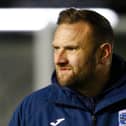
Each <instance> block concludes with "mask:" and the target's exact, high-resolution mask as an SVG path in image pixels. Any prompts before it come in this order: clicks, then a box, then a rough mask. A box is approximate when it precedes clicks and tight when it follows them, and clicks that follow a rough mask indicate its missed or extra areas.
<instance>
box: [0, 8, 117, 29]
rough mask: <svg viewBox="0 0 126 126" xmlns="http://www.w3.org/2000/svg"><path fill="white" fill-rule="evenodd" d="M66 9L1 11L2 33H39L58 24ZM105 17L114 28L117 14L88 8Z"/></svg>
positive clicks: (15, 9)
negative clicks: (59, 17)
mask: <svg viewBox="0 0 126 126" xmlns="http://www.w3.org/2000/svg"><path fill="white" fill-rule="evenodd" d="M63 9H65V8H61V9H58V8H57V9H55V8H48V9H42V8H8V9H0V31H39V30H42V29H44V28H45V27H46V26H47V25H48V24H49V23H50V22H52V23H56V20H57V18H58V14H59V12H60V11H62V10H63ZM88 9H91V10H94V11H96V12H98V13H100V14H102V15H103V16H105V17H106V18H107V19H108V20H109V21H110V23H111V25H112V27H113V28H114V27H115V26H116V25H117V24H118V20H119V19H118V16H117V14H116V13H115V12H114V11H113V10H110V9H102V8H88Z"/></svg>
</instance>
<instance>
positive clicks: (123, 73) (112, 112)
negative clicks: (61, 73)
mask: <svg viewBox="0 0 126 126" xmlns="http://www.w3.org/2000/svg"><path fill="white" fill-rule="evenodd" d="M9 126H126V62H125V61H123V60H122V59H121V58H120V57H117V56H115V55H114V56H113V63H112V68H111V79H110V81H109V82H108V84H107V86H106V87H105V89H104V91H103V92H102V93H101V94H100V95H99V96H96V97H90V98H89V97H85V96H80V95H79V94H77V93H76V92H75V91H73V90H72V89H70V88H67V87H60V86H59V85H58V84H57V82H56V79H55V75H54V76H53V79H52V84H51V85H50V86H48V87H46V88H44V89H41V90H39V91H36V92H34V93H32V94H31V95H29V96H27V97H25V98H24V100H23V101H22V102H21V104H20V105H19V106H18V107H17V109H16V111H15V112H14V114H13V117H12V119H11V121H10V123H9Z"/></svg>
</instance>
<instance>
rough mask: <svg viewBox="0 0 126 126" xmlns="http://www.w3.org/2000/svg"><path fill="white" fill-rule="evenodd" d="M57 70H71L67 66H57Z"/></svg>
mask: <svg viewBox="0 0 126 126" xmlns="http://www.w3.org/2000/svg"><path fill="white" fill-rule="evenodd" d="M58 70H59V71H69V70H71V68H69V67H59V68H58Z"/></svg>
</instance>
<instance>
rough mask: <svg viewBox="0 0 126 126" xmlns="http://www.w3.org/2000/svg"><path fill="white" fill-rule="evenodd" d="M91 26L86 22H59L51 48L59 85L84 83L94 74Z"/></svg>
mask: <svg viewBox="0 0 126 126" xmlns="http://www.w3.org/2000/svg"><path fill="white" fill-rule="evenodd" d="M91 33H92V32H91V28H90V26H89V25H88V24H87V23H82V22H80V23H75V24H61V25H59V26H58V27H57V30H56V33H55V36H54V41H53V48H54V64H55V68H56V75H57V80H58V82H59V84H60V85H61V86H67V85H71V84H75V83H76V82H81V83H85V82H87V81H90V79H91V77H92V76H94V70H95V60H94V55H95V54H93V49H94V46H93V42H92V41H91V39H92V36H91Z"/></svg>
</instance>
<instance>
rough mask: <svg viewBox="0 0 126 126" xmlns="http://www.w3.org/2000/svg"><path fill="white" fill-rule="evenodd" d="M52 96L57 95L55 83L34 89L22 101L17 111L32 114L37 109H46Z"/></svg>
mask: <svg viewBox="0 0 126 126" xmlns="http://www.w3.org/2000/svg"><path fill="white" fill-rule="evenodd" d="M52 96H55V86H53V85H50V86H48V87H45V88H43V89H40V90H37V91H34V92H32V93H31V94H29V95H28V96H26V97H25V98H24V99H23V100H22V101H21V103H20V104H19V105H18V107H17V110H16V111H18V112H19V111H20V113H22V112H23V113H25V114H26V113H27V114H30V113H33V112H35V111H37V109H40V108H41V110H42V109H45V107H47V106H48V105H50V102H49V101H50V99H51V98H52V99H53V97H52ZM50 97H51V98H50Z"/></svg>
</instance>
